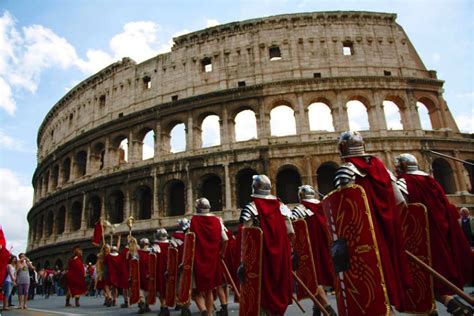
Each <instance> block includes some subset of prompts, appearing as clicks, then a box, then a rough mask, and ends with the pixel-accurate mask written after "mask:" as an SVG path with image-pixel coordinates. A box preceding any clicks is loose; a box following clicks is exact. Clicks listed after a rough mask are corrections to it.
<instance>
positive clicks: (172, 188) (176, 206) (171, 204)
mask: <svg viewBox="0 0 474 316" xmlns="http://www.w3.org/2000/svg"><path fill="white" fill-rule="evenodd" d="M184 188H185V187H184V183H183V182H182V181H180V180H172V181H170V182H169V183H168V185H167V190H166V191H167V193H168V194H167V200H168V201H167V202H168V203H167V206H168V207H167V208H166V210H167V216H179V215H184V213H185V207H186V203H185V201H186V195H185V191H184Z"/></svg>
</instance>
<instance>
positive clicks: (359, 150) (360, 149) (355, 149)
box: [337, 131, 367, 158]
mask: <svg viewBox="0 0 474 316" xmlns="http://www.w3.org/2000/svg"><path fill="white" fill-rule="evenodd" d="M337 149H338V150H339V156H340V157H341V158H346V157H358V156H367V154H366V153H365V145H364V139H363V138H362V135H361V134H360V133H359V132H353V131H346V132H343V133H341V135H340V136H339V138H338V141H337Z"/></svg>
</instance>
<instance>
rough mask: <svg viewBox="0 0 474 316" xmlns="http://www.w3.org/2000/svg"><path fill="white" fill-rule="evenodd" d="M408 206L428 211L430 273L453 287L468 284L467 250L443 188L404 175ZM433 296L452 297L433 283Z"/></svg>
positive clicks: (426, 179) (469, 260)
mask: <svg viewBox="0 0 474 316" xmlns="http://www.w3.org/2000/svg"><path fill="white" fill-rule="evenodd" d="M401 177H402V178H404V179H405V180H406V184H407V190H408V202H409V203H422V204H424V205H425V206H426V208H427V209H428V218H429V227H430V244H431V256H432V261H433V269H435V270H436V271H437V272H439V273H441V274H442V275H443V276H444V277H445V278H446V279H448V280H449V281H451V282H452V283H454V284H455V285H456V286H457V287H459V288H461V289H462V288H463V286H464V284H465V283H466V282H468V281H470V280H471V277H472V267H473V265H472V264H473V262H472V258H471V248H470V246H469V243H468V241H467V240H466V238H465V235H464V234H463V232H462V230H461V227H460V225H459V223H458V218H459V213H458V212H457V209H456V207H455V206H454V205H452V204H451V203H450V202H449V201H448V199H447V198H446V195H445V194H444V191H443V188H442V187H441V186H440V185H439V184H438V182H437V181H436V180H435V179H434V178H432V177H431V176H423V175H412V174H404V175H402V176H401ZM434 286H435V292H436V294H437V295H453V294H455V293H454V292H453V291H452V290H451V289H450V288H448V287H446V286H444V285H443V284H442V283H440V282H438V281H437V279H434Z"/></svg>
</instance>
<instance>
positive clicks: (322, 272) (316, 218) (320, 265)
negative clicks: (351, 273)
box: [291, 185, 336, 316]
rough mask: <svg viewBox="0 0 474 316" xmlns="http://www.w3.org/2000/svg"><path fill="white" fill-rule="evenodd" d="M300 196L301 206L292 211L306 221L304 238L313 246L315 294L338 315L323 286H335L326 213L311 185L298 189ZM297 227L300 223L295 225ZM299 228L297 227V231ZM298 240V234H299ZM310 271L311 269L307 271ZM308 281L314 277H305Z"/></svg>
mask: <svg viewBox="0 0 474 316" xmlns="http://www.w3.org/2000/svg"><path fill="white" fill-rule="evenodd" d="M298 196H299V199H300V204H298V205H296V206H295V207H294V208H293V210H292V211H291V213H292V216H293V218H294V219H300V218H302V219H304V220H305V222H306V224H307V225H306V226H307V231H306V232H305V233H306V234H303V236H302V237H303V238H305V237H306V238H307V237H309V243H310V244H311V247H310V248H311V255H312V257H313V258H312V261H310V264H312V265H314V267H315V271H314V272H315V274H316V281H317V283H318V284H319V286H317V290H316V291H317V292H316V293H315V294H316V295H317V296H318V297H319V298H320V301H321V304H322V305H323V306H324V308H325V310H326V311H327V312H329V314H330V315H331V316H332V315H336V312H335V311H334V309H333V308H332V307H331V305H329V301H328V298H327V295H326V291H325V290H324V288H323V286H326V287H330V288H332V287H333V286H334V280H333V274H334V270H333V267H332V262H331V257H330V251H329V238H328V236H327V234H328V231H327V228H326V227H327V221H326V217H325V215H324V212H323V210H322V208H321V204H320V202H319V200H318V199H317V195H316V191H315V190H314V188H313V187H312V186H310V185H302V186H300V187H299V188H298ZM294 224H295V226H296V225H297V224H298V223H294ZM296 230H297V226H296V227H295V231H296ZM297 238H298V234H297ZM306 271H310V269H306ZM303 276H305V277H306V279H309V278H311V277H312V276H307V275H304V274H303ZM317 315H321V311H320V310H319V308H318V307H317V306H313V316H317Z"/></svg>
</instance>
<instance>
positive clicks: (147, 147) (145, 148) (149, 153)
mask: <svg viewBox="0 0 474 316" xmlns="http://www.w3.org/2000/svg"><path fill="white" fill-rule="evenodd" d="M154 156H155V131H154V130H150V131H148V133H146V134H145V137H144V138H143V145H142V160H146V159H150V158H153V157H154Z"/></svg>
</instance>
